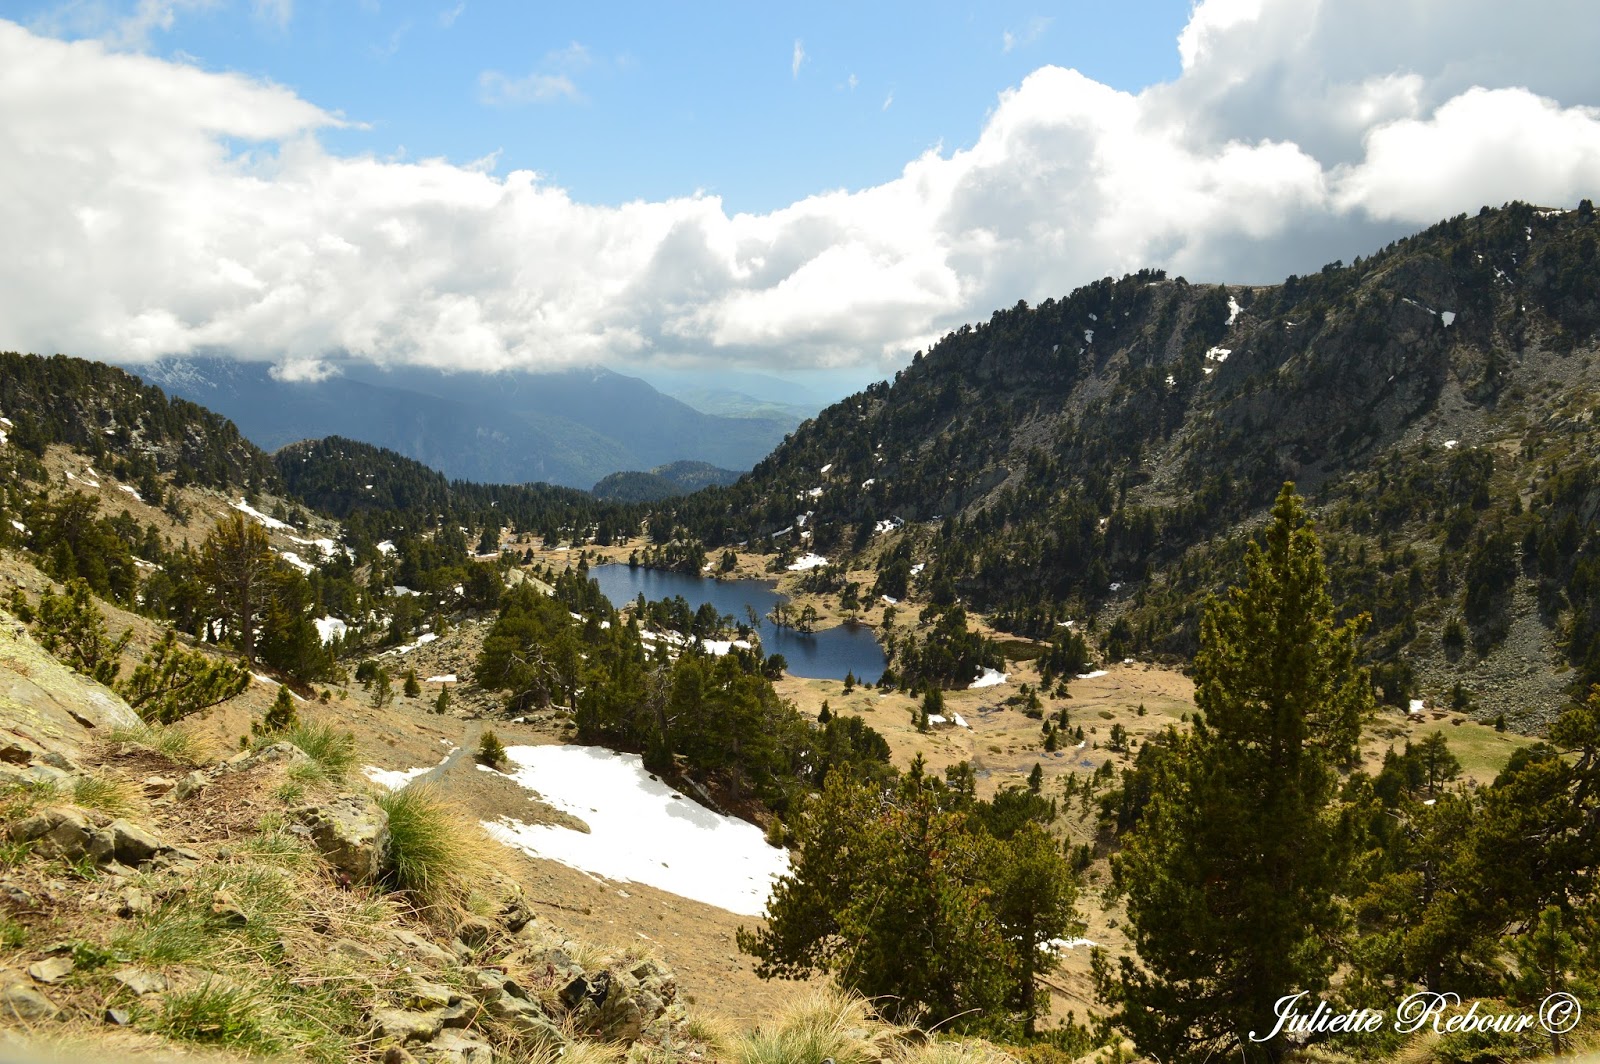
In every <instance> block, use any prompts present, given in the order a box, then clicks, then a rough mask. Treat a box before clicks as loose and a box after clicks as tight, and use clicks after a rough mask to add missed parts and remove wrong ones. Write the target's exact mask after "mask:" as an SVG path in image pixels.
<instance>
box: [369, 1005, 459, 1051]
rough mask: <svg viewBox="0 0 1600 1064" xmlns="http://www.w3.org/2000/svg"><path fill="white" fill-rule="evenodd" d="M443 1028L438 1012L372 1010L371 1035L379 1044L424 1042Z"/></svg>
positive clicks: (441, 1018)
mask: <svg viewBox="0 0 1600 1064" xmlns="http://www.w3.org/2000/svg"><path fill="white" fill-rule="evenodd" d="M443 1026H444V1018H443V1017H442V1016H441V1015H440V1014H439V1011H437V1010H434V1011H429V1012H411V1011H410V1010H408V1009H373V1010H372V1033H373V1036H374V1037H376V1038H377V1039H378V1040H379V1041H381V1042H398V1043H400V1044H401V1045H413V1044H415V1043H418V1042H426V1041H428V1040H429V1039H430V1038H432V1037H433V1036H434V1035H436V1034H438V1033H439V1031H440V1029H441V1028H442V1027H443Z"/></svg>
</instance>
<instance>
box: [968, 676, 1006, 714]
mask: <svg viewBox="0 0 1600 1064" xmlns="http://www.w3.org/2000/svg"><path fill="white" fill-rule="evenodd" d="M1009 679H1011V677H1010V675H1009V674H1008V673H1003V672H997V671H996V670H994V669H984V670H983V671H982V672H980V673H978V678H977V679H976V680H973V681H972V682H971V683H969V684H967V689H968V690H969V691H970V690H973V689H975V688H978V687H998V686H999V685H1000V684H1003V683H1005V682H1006V681H1007V680H1009ZM963 727H964V725H963Z"/></svg>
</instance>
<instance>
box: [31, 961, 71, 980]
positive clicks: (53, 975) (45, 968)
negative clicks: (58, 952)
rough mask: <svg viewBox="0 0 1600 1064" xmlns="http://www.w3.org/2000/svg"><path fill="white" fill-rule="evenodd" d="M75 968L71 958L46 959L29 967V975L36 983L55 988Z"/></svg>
mask: <svg viewBox="0 0 1600 1064" xmlns="http://www.w3.org/2000/svg"><path fill="white" fill-rule="evenodd" d="M73 967H74V966H73V963H72V958H71V957H46V958H45V959H44V960H42V961H34V962H33V963H32V964H30V965H28V975H30V976H32V977H33V980H34V982H37V983H43V984H44V985H45V986H54V985H55V984H57V983H59V982H61V980H63V979H65V978H66V977H67V976H69V975H71V974H72V969H73Z"/></svg>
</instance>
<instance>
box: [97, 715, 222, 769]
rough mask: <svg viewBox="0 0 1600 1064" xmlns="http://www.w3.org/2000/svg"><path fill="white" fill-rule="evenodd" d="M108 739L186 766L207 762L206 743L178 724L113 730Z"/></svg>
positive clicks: (138, 725) (140, 725)
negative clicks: (143, 748) (151, 751)
mask: <svg viewBox="0 0 1600 1064" xmlns="http://www.w3.org/2000/svg"><path fill="white" fill-rule="evenodd" d="M106 738H107V739H109V740H110V741H111V742H113V743H132V744H133V745H134V746H143V747H146V748H148V749H150V750H155V751H156V752H158V753H161V754H165V755H166V756H167V757H169V758H171V759H172V760H173V761H177V762H179V763H180V764H184V765H198V764H201V763H202V762H204V761H205V760H207V750H206V746H205V743H203V742H201V741H200V740H199V739H197V738H196V737H195V736H194V734H193V733H191V732H189V731H186V730H185V729H184V728H183V727H181V726H179V725H177V724H135V725H133V726H132V727H127V728H113V729H111V731H110V733H109V734H108V735H107V736H106Z"/></svg>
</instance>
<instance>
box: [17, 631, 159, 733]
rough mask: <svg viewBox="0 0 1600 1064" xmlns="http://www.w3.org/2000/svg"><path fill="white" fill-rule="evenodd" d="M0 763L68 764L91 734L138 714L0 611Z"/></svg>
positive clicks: (134, 721) (125, 724) (129, 723)
mask: <svg viewBox="0 0 1600 1064" xmlns="http://www.w3.org/2000/svg"><path fill="white" fill-rule="evenodd" d="M0 721H4V725H3V727H4V732H3V733H0V759H3V760H7V761H11V762H13V763H16V764H27V763H28V762H29V761H40V760H42V759H43V757H44V756H45V755H46V754H51V753H54V754H59V755H61V756H62V757H63V758H66V759H68V763H69V764H70V759H72V758H74V757H75V756H76V755H77V752H78V749H79V747H80V746H81V745H82V743H83V741H84V740H85V739H88V738H91V737H92V735H93V733H96V732H102V733H103V732H104V731H108V730H110V729H112V728H131V727H134V726H136V725H138V723H139V715H138V714H137V713H135V712H134V711H133V710H132V709H131V708H129V706H128V703H127V702H125V701H123V700H122V699H121V698H119V697H118V696H117V695H116V694H115V693H114V692H112V691H111V689H110V688H108V687H106V686H104V685H102V684H98V683H96V682H95V681H93V680H91V679H89V678H88V677H87V676H83V675H80V674H79V673H76V672H73V671H72V670H71V669H70V668H68V667H67V666H65V665H63V664H62V663H61V662H60V661H58V660H56V658H55V657H54V656H53V655H52V654H50V652H49V651H47V650H45V649H44V648H43V647H41V646H40V645H39V644H38V643H36V642H34V640H33V637H32V636H30V635H29V634H28V632H27V630H26V629H25V628H24V627H23V626H22V625H21V624H20V623H18V621H17V620H16V618H14V617H12V616H11V615H10V614H8V613H3V612H0Z"/></svg>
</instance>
